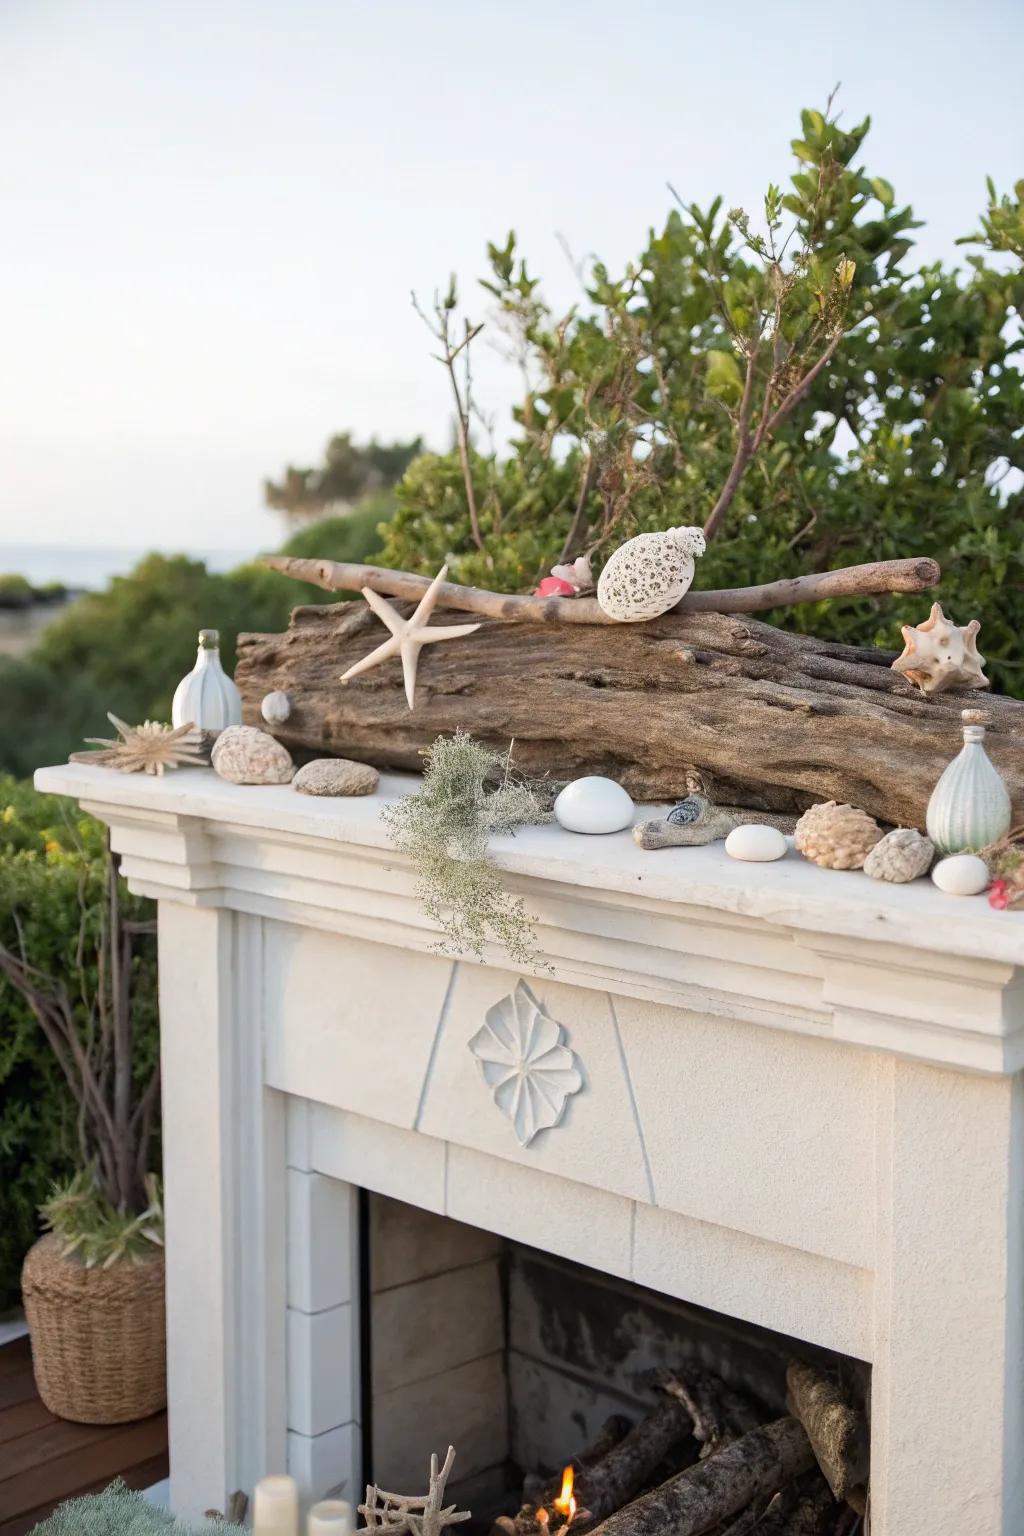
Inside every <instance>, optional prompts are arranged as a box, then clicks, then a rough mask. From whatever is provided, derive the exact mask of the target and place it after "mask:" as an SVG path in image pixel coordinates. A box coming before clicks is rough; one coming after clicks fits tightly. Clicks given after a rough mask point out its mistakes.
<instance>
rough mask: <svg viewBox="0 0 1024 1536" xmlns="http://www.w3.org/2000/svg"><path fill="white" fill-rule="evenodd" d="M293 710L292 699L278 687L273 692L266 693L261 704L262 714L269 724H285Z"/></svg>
mask: <svg viewBox="0 0 1024 1536" xmlns="http://www.w3.org/2000/svg"><path fill="white" fill-rule="evenodd" d="M291 712H292V701H291V699H290V698H289V697H288V695H287V694H286V693H285V692H284V690H283V689H281V688H278V689H276V690H275V691H274V692H273V693H268V694H265V695H264V697H263V703H262V704H261V705H260V714H261V715H262V716H263V718H264V720H265V721H266V722H267V724H268V725H284V723H285V721H286V720H287V719H289V717H290V716H291Z"/></svg>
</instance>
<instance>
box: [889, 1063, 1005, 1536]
mask: <svg viewBox="0 0 1024 1536" xmlns="http://www.w3.org/2000/svg"><path fill="white" fill-rule="evenodd" d="M877 1073H878V1126H877V1131H878V1134H877V1142H876V1174H877V1187H878V1197H877V1210H878V1212H879V1221H878V1231H877V1266H876V1281H875V1285H876V1294H875V1346H874V1361H873V1376H872V1454H871V1488H872V1515H873V1520H872V1526H871V1530H872V1536H1019V1533H1020V1531H1021V1530H1022V1529H1024V1525H1022V1522H1024V1247H1022V1223H1024V1177H1022V1175H1024V1114H1022V1109H1024V1092H1022V1085H1021V1081H1020V1078H1019V1077H981V1076H971V1075H967V1074H964V1073H957V1072H950V1071H944V1070H942V1069H940V1068H936V1067H930V1066H923V1065H919V1064H917V1063H914V1062H908V1061H902V1060H899V1059H895V1058H888V1059H886V1058H881V1057H880V1058H878V1061H877Z"/></svg>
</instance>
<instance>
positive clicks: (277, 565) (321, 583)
mask: <svg viewBox="0 0 1024 1536" xmlns="http://www.w3.org/2000/svg"><path fill="white" fill-rule="evenodd" d="M263 564H264V565H267V566H269V567H270V569H271V570H272V571H279V572H280V573H281V575H283V576H291V577H294V579H295V580H296V581H306V582H309V583H310V584H311V585H312V586H315V587H323V588H324V590H325V591H327V592H352V591H359V590H361V589H362V588H364V587H369V588H370V590H371V591H372V592H380V593H382V594H383V595H384V596H386V597H404V598H409V599H410V600H412V601H413V602H418V601H419V599H420V598H421V597H422V596H423V594H424V593H425V592H426V590H427V588H428V587H429V586H430V582H429V581H428V580H427V578H426V577H425V576H414V575H412V574H411V572H409V571H389V570H385V569H384V568H383V567H382V566H378V565H356V564H350V563H348V562H345V561H339V560H308V559H300V558H299V557H298V556H295V555H266V556H264V559H263ZM941 574H942V573H941V570H940V568H939V565H938V563H937V561H935V560H932V559H931V558H929V557H928V556H925V555H921V556H917V557H915V558H913V559H909V560H875V561H871V562H870V563H868V564H867V565H849V566H844V567H843V568H841V569H840V570H836V571H820V572H818V573H816V574H814V575H809V576H790V577H787V578H786V579H784V580H782V581H770V582H767V583H765V584H764V585H763V586H757V587H723V588H720V589H718V590H714V591H708V592H688V593H687V594H686V596H685V597H684V598H683V599H682V601H681V602H680V603H678V604H677V606H676V608H674V609H673V610H672V611H673V612H674V613H761V612H764V611H765V610H766V609H769V608H786V607H790V606H793V605H795V604H798V603H817V602H821V601H822V599H824V598H834V597H863V596H871V595H876V594H880V593H884V592H924V591H927V590H928V588H929V587H934V586H936V585H937V584H938V581H939V578H940V576H941ZM439 591H440V602H441V603H442V604H443V605H444V606H445V607H448V608H459V609H462V610H464V611H465V612H467V613H479V614H482V615H483V616H484V617H485V618H489V619H503V620H506V621H510V622H518V623H530V624H606V625H611V624H614V623H615V622H616V621H615V620H614V619H610V618H609V617H608V615H607V614H606V613H604V612H603V611H602V610H601V608H600V606H599V604H598V601H597V599H596V597H525V596H522V595H521V594H519V593H511V592H488V591H487V590H486V589H485V588H483V587H463V586H459V585H458V583H456V582H454V581H446V582H442V584H441V586H440V589H439Z"/></svg>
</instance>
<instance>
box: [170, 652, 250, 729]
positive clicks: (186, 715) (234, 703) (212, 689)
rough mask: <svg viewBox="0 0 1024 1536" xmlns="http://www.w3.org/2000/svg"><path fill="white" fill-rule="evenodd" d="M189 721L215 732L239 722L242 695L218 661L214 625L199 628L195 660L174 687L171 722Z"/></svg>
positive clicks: (239, 723)
mask: <svg viewBox="0 0 1024 1536" xmlns="http://www.w3.org/2000/svg"><path fill="white" fill-rule="evenodd" d="M190 720H191V722H192V724H193V725H194V726H196V727H197V728H198V729H199V730H200V731H206V732H209V733H210V734H211V735H216V734H217V733H218V732H219V731H223V730H225V729H226V728H227V727H228V726H229V725H241V723H242V697H241V694H240V693H239V692H238V689H237V688H236V687H235V685H234V683H233V682H232V680H231V678H230V677H228V675H227V673H226V672H225V671H224V668H223V667H222V666H221V662H220V635H219V634H218V632H217V631H216V630H215V629H201V630H200V631H199V650H198V653H197V655H196V664H195V666H194V667H193V668H192V671H191V672H189V673H188V675H187V676H186V677H183V678H182V680H181V682H180V683H179V684H178V686H177V688H176V689H175V690H174V702H173V704H172V705H171V724H172V725H186V724H187V723H188V722H189V721H190Z"/></svg>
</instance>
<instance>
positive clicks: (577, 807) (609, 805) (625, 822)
mask: <svg viewBox="0 0 1024 1536" xmlns="http://www.w3.org/2000/svg"><path fill="white" fill-rule="evenodd" d="M633 809H634V807H633V802H632V800H631V799H630V798H629V796H628V795H627V793H626V791H625V790H624V789H623V787H622V785H621V784H616V782H615V780H614V779H605V778H602V776H601V775H600V774H598V773H591V774H587V776H586V777H585V778H582V779H573V781H572V783H571V784H567V785H566V786H565V788H564V789H563V790H562V791H561V793H560V794H559V796H558V798H557V799H556V801H555V820H556V821H557V822H558V825H559V826H560V827H564V828H565V830H566V831H567V832H621V831H622V829H623V828H624V827H628V826H629V825H630V823H631V822H632V820H633Z"/></svg>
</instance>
